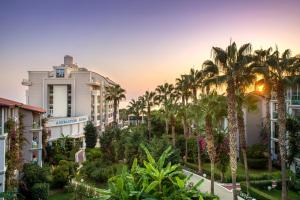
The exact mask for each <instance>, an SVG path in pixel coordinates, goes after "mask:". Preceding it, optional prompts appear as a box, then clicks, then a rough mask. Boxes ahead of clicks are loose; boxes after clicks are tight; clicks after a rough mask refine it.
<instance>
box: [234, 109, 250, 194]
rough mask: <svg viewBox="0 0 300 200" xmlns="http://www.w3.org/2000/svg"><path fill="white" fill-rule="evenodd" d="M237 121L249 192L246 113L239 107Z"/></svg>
mask: <svg viewBox="0 0 300 200" xmlns="http://www.w3.org/2000/svg"><path fill="white" fill-rule="evenodd" d="M237 121H238V129H239V138H240V147H241V151H242V155H243V161H244V168H245V176H246V186H247V194H249V187H250V181H249V170H248V161H247V144H246V134H245V120H244V113H243V111H242V110H241V108H239V110H238V115H237Z"/></svg>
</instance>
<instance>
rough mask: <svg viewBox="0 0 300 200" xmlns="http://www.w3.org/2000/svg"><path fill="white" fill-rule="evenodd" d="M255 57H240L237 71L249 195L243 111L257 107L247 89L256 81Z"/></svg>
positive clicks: (247, 184)
mask: <svg viewBox="0 0 300 200" xmlns="http://www.w3.org/2000/svg"><path fill="white" fill-rule="evenodd" d="M253 60H254V59H253V56H252V55H249V54H246V55H240V57H239V69H238V70H236V72H237V73H236V78H235V85H236V89H237V90H236V97H237V109H236V110H237V124H238V133H239V146H240V150H241V151H240V152H241V154H240V155H241V157H243V162H244V169H245V177H246V186H247V194H249V187H250V180H249V170H248V159H247V143H246V131H245V119H244V111H243V109H244V108H245V107H247V109H248V110H249V111H250V110H253V109H254V108H255V106H256V101H255V98H254V97H253V96H250V95H246V89H247V87H249V86H250V85H251V84H253V83H254V82H255V80H256V75H255V73H254V72H253V70H252V69H253V68H252V66H253Z"/></svg>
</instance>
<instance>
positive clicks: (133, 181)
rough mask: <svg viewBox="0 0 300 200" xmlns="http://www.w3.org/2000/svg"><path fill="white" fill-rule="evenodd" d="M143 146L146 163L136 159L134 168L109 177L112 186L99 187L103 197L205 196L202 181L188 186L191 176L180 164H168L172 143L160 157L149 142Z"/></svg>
mask: <svg viewBox="0 0 300 200" xmlns="http://www.w3.org/2000/svg"><path fill="white" fill-rule="evenodd" d="M142 148H143V150H144V152H145V153H146V155H147V161H146V160H145V161H144V162H143V166H139V165H138V161H137V159H135V160H134V161H133V164H132V168H131V170H130V171H129V170H127V169H126V168H124V170H123V172H122V174H120V175H118V176H115V177H112V178H111V179H110V180H109V190H99V191H100V193H101V194H102V195H101V197H100V198H99V199H106V200H107V199H110V200H119V199H120V200H125V199H126V200H129V199H169V200H171V199H174V200H176V199H178V200H179V199H201V197H202V194H201V193H200V192H199V191H198V189H197V188H198V186H199V185H200V184H201V182H199V183H197V184H195V185H194V186H192V187H190V188H188V187H186V185H187V183H188V180H189V178H186V177H185V176H184V174H183V172H182V170H181V169H180V167H179V165H177V164H175V165H174V164H173V165H172V164H171V163H168V164H167V165H166V163H165V162H166V159H167V158H168V157H169V156H170V155H171V153H172V152H171V147H169V148H168V149H167V150H165V151H164V152H163V154H162V155H161V156H160V158H159V159H158V160H155V159H154V157H153V156H152V155H151V154H150V152H149V150H148V149H147V148H146V147H145V146H142Z"/></svg>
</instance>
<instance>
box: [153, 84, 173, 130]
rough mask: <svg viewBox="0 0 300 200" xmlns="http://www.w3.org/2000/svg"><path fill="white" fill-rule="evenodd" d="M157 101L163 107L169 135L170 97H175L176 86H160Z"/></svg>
mask: <svg viewBox="0 0 300 200" xmlns="http://www.w3.org/2000/svg"><path fill="white" fill-rule="evenodd" d="M155 91H156V93H157V95H156V101H157V102H158V103H159V104H160V105H161V106H162V109H163V111H164V114H165V124H166V126H165V131H166V134H169V118H168V117H167V116H168V106H167V105H168V101H169V100H170V97H171V96H172V95H173V94H172V93H173V92H174V86H173V84H169V83H164V84H163V85H159V86H157V88H156V90H155Z"/></svg>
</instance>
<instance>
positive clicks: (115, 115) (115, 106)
mask: <svg viewBox="0 0 300 200" xmlns="http://www.w3.org/2000/svg"><path fill="white" fill-rule="evenodd" d="M117 109H118V102H117V101H116V100H114V113H113V121H114V124H117Z"/></svg>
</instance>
